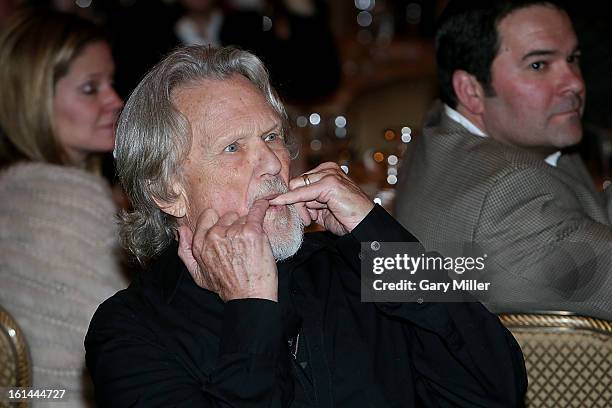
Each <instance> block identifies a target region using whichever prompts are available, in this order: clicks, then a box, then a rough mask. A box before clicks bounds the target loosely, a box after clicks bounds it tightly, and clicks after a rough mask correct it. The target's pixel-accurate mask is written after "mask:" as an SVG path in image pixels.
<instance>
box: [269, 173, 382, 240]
mask: <svg viewBox="0 0 612 408" xmlns="http://www.w3.org/2000/svg"><path fill="white" fill-rule="evenodd" d="M305 174H306V175H307V176H308V180H309V181H310V185H306V182H305V180H304V177H303V176H298V177H295V178H294V179H292V180H291V181H290V182H289V189H290V191H289V192H287V193H284V194H281V195H279V196H278V197H276V198H274V199H272V200H270V204H271V205H283V204H295V206H296V207H297V209H298V211H299V213H300V216H301V217H302V220H303V221H304V224H305V225H307V226H308V225H310V224H311V223H312V222H313V221H315V222H316V223H317V224H319V225H321V226H323V227H324V228H325V229H326V230H328V231H331V232H333V233H334V234H336V235H344V234H346V233H349V232H351V231H352V230H353V228H355V227H356V226H357V224H359V223H360V222H361V221H362V220H363V219H364V218H365V216H366V215H368V213H369V212H370V210H371V209H372V208H373V207H374V203H373V202H372V200H370V198H369V197H368V196H367V195H366V194H365V193H364V192H363V191H361V189H360V188H359V186H357V184H355V182H354V181H353V180H351V179H350V178H349V177H348V176H347V175H346V174H345V173H344V172H343V171H342V169H341V168H340V166H338V165H337V164H336V163H331V162H327V163H321V164H320V165H318V166H317V167H315V168H314V169H313V170H310V171H309V172H307V173H305Z"/></svg>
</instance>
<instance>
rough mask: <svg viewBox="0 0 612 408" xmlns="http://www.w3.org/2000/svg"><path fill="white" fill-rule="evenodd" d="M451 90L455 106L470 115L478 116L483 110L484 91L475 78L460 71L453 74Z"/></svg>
mask: <svg viewBox="0 0 612 408" xmlns="http://www.w3.org/2000/svg"><path fill="white" fill-rule="evenodd" d="M453 89H454V91H455V95H456V96H457V104H458V105H459V106H461V107H463V109H464V110H466V111H467V112H469V113H471V114H472V115H480V114H481V113H482V112H483V110H484V97H485V93H484V89H483V87H482V85H481V84H480V82H478V80H477V79H476V77H475V76H474V75H472V74H469V73H468V72H466V71H463V70H461V69H458V70H456V71H455V72H454V73H453Z"/></svg>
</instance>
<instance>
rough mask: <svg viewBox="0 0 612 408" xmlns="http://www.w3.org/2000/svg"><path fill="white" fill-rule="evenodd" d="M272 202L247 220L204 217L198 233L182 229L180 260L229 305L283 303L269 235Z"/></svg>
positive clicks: (260, 205)
mask: <svg viewBox="0 0 612 408" xmlns="http://www.w3.org/2000/svg"><path fill="white" fill-rule="evenodd" d="M268 206H269V204H268V201H266V200H257V201H255V203H253V206H252V207H251V209H250V210H249V213H248V214H247V215H246V216H245V217H238V214H236V213H228V214H225V215H223V216H222V217H219V216H218V214H217V213H216V211H215V210H213V209H210V208H209V209H207V210H206V211H204V212H203V213H202V214H201V215H200V217H199V219H198V221H197V223H196V227H195V233H192V231H191V229H190V228H189V227H188V226H186V225H183V226H181V227H179V249H178V255H179V257H180V258H181V260H182V261H183V262H184V263H185V265H186V266H187V269H188V270H189V273H190V274H191V276H192V277H193V279H194V281H195V282H196V284H197V285H198V286H200V287H202V288H205V289H208V290H210V291H212V292H215V293H217V294H218V295H219V297H220V298H221V299H222V300H223V301H224V302H227V301H229V300H232V299H245V298H259V299H269V300H273V301H277V298H278V277H277V270H276V263H275V262H274V257H273V255H272V248H271V247H270V242H269V241H268V237H267V235H266V234H265V233H264V229H263V220H264V217H265V215H266V210H267V209H268Z"/></svg>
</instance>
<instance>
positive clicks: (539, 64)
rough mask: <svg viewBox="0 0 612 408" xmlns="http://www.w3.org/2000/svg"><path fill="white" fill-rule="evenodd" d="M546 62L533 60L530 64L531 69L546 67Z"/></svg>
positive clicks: (537, 69) (536, 69)
mask: <svg viewBox="0 0 612 408" xmlns="http://www.w3.org/2000/svg"><path fill="white" fill-rule="evenodd" d="M544 64H545V63H544V62H543V61H537V62H532V63H531V64H530V65H529V66H530V67H531V69H533V70H535V71H540V70H541V69H542V68H544Z"/></svg>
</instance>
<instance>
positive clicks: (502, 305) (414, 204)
mask: <svg viewBox="0 0 612 408" xmlns="http://www.w3.org/2000/svg"><path fill="white" fill-rule="evenodd" d="M415 143H416V146H414V148H413V149H412V150H411V151H410V152H409V154H408V155H407V156H405V158H404V159H403V160H404V161H403V163H402V167H401V170H400V180H399V184H398V189H397V196H396V201H395V203H396V204H395V216H396V217H397V219H398V220H399V221H400V222H402V223H403V224H404V225H405V226H406V227H407V228H408V230H409V231H411V232H412V233H413V234H414V235H415V236H416V237H417V238H418V239H419V240H420V241H421V242H422V243H423V245H425V247H426V249H427V250H435V251H439V252H440V253H442V254H443V255H445V256H461V255H462V254H464V253H463V248H465V247H466V244H468V243H477V244H478V245H480V246H481V247H482V249H483V251H484V253H486V254H487V258H486V262H485V265H486V268H487V269H486V272H487V274H488V275H489V276H490V278H491V282H493V284H492V285H491V290H490V291H489V292H488V293H485V294H481V295H479V296H477V297H479V299H480V300H482V301H483V302H484V303H485V304H486V305H487V306H488V307H489V308H491V309H492V310H494V311H498V312H499V311H526V310H532V311H533V310H570V311H573V312H577V313H583V314H590V315H595V316H599V317H603V318H607V319H611V320H612V227H611V225H612V223H611V220H612V197H611V195H612V191H610V189H608V191H606V192H604V193H600V192H598V191H596V189H595V187H594V185H593V183H592V181H591V179H590V177H589V174H588V172H587V170H586V168H585V167H584V164H583V163H582V161H581V159H580V158H579V157H578V156H577V155H576V154H564V155H562V156H561V158H560V160H559V163H558V167H556V168H555V167H552V166H550V165H548V164H547V163H546V162H545V161H544V160H543V159H542V157H541V156H537V155H535V154H533V153H532V152H530V151H527V150H525V149H522V148H518V147H514V146H509V145H504V144H501V143H498V142H496V141H495V140H493V139H491V138H483V137H479V136H476V135H473V134H471V133H469V132H468V131H467V130H466V129H465V128H464V127H463V126H461V125H460V124H459V123H457V122H455V121H453V120H452V119H450V118H449V117H448V116H446V114H445V113H444V109H443V107H442V105H441V104H437V106H436V107H435V108H434V109H433V110H432V112H430V114H429V115H428V119H427V120H426V123H425V126H424V131H423V136H422V137H421V138H418V139H417V140H416V142H415Z"/></svg>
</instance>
